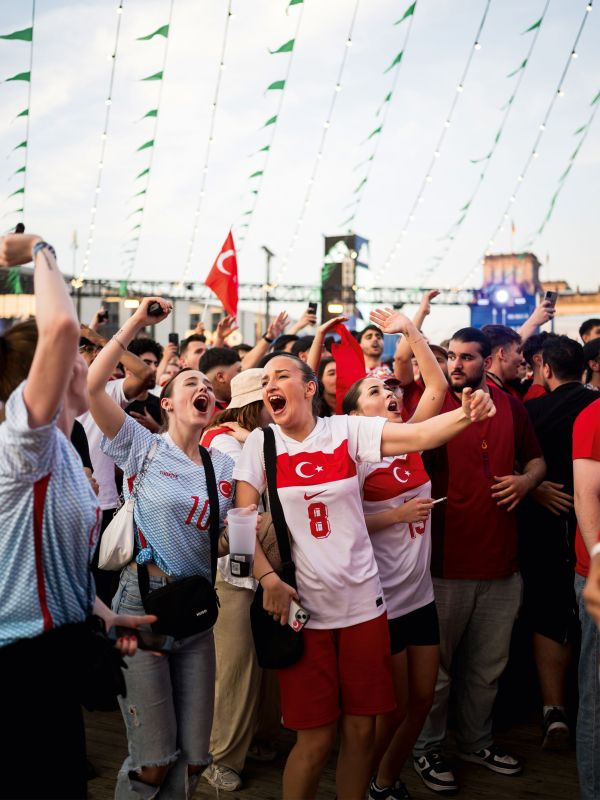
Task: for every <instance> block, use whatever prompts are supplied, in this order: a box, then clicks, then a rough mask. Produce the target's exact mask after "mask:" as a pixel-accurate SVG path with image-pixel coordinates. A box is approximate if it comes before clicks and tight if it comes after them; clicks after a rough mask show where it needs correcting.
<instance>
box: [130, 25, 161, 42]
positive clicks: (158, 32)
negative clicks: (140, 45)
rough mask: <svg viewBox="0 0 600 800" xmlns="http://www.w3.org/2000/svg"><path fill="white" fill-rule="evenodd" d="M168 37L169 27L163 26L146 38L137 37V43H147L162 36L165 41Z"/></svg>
mask: <svg viewBox="0 0 600 800" xmlns="http://www.w3.org/2000/svg"><path fill="white" fill-rule="evenodd" d="M168 35H169V26H168V25H163V26H162V27H160V28H157V29H156V30H155V31H154V33H149V34H148V36H138V39H137V40H138V42H147V41H148V40H149V39H154V37H155V36H164V37H165V39H166V38H167V36H168Z"/></svg>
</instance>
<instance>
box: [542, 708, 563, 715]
mask: <svg viewBox="0 0 600 800" xmlns="http://www.w3.org/2000/svg"><path fill="white" fill-rule="evenodd" d="M553 708H558V710H559V711H562V712H563V714H564V713H565V707H564V706H544V707H543V709H542V714H543V715H544V716H546V714H547V713H548V711H552V709H553Z"/></svg>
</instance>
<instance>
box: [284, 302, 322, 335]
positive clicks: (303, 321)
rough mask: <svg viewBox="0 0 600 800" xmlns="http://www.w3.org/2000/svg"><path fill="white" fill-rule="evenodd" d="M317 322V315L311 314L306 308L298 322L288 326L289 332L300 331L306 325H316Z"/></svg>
mask: <svg viewBox="0 0 600 800" xmlns="http://www.w3.org/2000/svg"><path fill="white" fill-rule="evenodd" d="M316 324H317V315H316V314H311V313H310V311H309V310H308V308H307V309H306V311H305V312H304V313H303V314H302V316H301V317H300V319H299V320H298V322H294V324H293V325H292V327H291V328H290V331H289V332H290V334H294V335H295V334H296V333H298V332H299V331H301V330H302V329H303V328H306V327H307V326H308V325H316Z"/></svg>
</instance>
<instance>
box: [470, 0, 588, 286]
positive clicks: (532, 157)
mask: <svg viewBox="0 0 600 800" xmlns="http://www.w3.org/2000/svg"><path fill="white" fill-rule="evenodd" d="M592 7H593V4H592V0H587V1H586V5H585V11H584V13H583V18H582V20H581V23H580V25H579V29H578V31H577V35H576V36H575V41H574V42H573V46H572V47H571V49H570V52H569V55H568V57H567V60H566V63H565V66H564V67H563V70H562V73H561V75H560V78H559V81H558V84H557V86H556V88H555V89H554V90H553V92H552V97H551V99H550V102H549V104H548V108H547V109H546V113H545V114H544V116H543V118H542V121H541V122H540V124H539V126H538V129H537V133H536V136H535V140H534V143H533V147H532V148H531V150H530V151H529V155H528V156H527V159H526V160H525V163H524V165H523V168H522V169H521V171H520V172H519V174H518V176H517V180H516V182H515V186H514V188H513V190H512V193H511V195H510V197H509V199H508V202H507V204H506V206H505V208H504V211H503V212H502V215H501V217H500V220H499V222H498V224H497V225H496V226H495V228H494V229H493V231H492V234H491V235H490V236H489V237H488V240H487V247H486V248H485V249H484V256H487V255H489V254H490V253H491V248H492V247H493V246H494V244H495V240H496V236H497V235H498V234H500V233H503V232H504V226H505V225H506V224H508V220H509V216H510V211H511V210H512V208H513V205H514V203H515V202H516V200H517V196H518V194H519V192H520V190H521V187H522V186H523V184H524V182H525V178H526V177H527V175H528V173H529V168H530V167H531V165H532V164H533V163H534V161H537V159H538V158H539V155H540V153H539V146H540V142H541V140H542V137H543V136H544V133H545V131H546V128H547V126H548V122H549V120H550V117H551V115H552V111H553V110H554V106H555V105H556V103H557V102H558V100H560V98H561V97H563V96H564V94H565V90H564V83H565V80H566V77H567V75H568V72H569V69H570V67H571V65H572V63H573V62H574V61H575V60H576V59H577V57H578V55H579V54H578V52H577V45H578V44H579V40H580V38H581V34H582V33H583V30H584V28H585V25H586V22H587V20H588V17H589V14H590V11H591V10H592ZM482 263H483V258H482V257H481V256H480V257H479V258H478V259H477V261H476V262H475V264H474V265H473V266H472V267H471V269H470V270H469V271H468V272H467V274H466V275H465V276H464V278H463V279H462V280H461V282H460V284H459V288H463V287H464V286H466V285H467V283H468V282H469V281H470V280H471V279H472V278H473V276H474V275H475V273H476V272H477V270H478V269H479V267H480V266H481V264H482Z"/></svg>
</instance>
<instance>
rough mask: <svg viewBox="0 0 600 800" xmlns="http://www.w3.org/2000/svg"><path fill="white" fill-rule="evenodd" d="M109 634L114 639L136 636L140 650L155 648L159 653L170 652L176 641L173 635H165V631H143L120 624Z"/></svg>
mask: <svg viewBox="0 0 600 800" xmlns="http://www.w3.org/2000/svg"><path fill="white" fill-rule="evenodd" d="M108 636H109V638H110V639H114V641H116V640H117V639H120V638H121V637H122V636H129V637H135V638H136V639H137V643H138V647H139V648H140V650H153V651H155V652H157V653H170V652H171V650H172V649H173V642H174V641H175V640H174V639H173V637H172V636H165V635H164V634H163V633H154V632H153V631H143V630H140V629H139V628H123V627H121V626H120V625H116V626H113V627H112V628H111V629H110V631H109V633H108Z"/></svg>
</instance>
